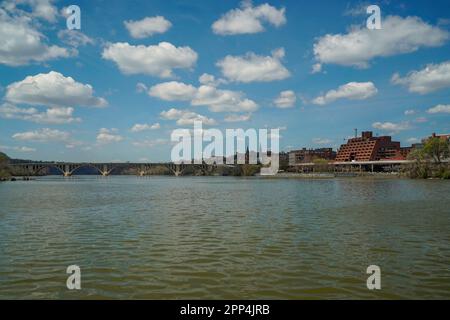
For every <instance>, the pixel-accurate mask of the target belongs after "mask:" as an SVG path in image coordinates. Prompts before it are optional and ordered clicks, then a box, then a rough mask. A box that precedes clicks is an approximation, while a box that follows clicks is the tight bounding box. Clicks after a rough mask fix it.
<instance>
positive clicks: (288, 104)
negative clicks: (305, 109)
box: [273, 90, 297, 109]
mask: <svg viewBox="0 0 450 320" xmlns="http://www.w3.org/2000/svg"><path fill="white" fill-rule="evenodd" d="M296 101H297V97H296V96H295V93H294V91H292V90H287V91H282V92H280V95H279V96H278V97H277V98H276V99H275V100H274V101H273V103H274V104H275V105H276V106H277V107H278V108H280V109H286V108H292V107H293V106H294V105H295V102H296Z"/></svg>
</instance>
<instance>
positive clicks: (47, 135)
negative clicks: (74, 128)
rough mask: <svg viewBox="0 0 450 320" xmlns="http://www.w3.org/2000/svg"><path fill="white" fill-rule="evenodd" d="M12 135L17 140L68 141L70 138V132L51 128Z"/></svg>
mask: <svg viewBox="0 0 450 320" xmlns="http://www.w3.org/2000/svg"><path fill="white" fill-rule="evenodd" d="M12 137H13V139H16V140H22V141H36V142H67V141H69V140H70V134H69V133H68V132H66V131H60V130H52V129H49V128H43V129H39V130H35V131H27V132H19V133H15V134H14V135H13V136H12Z"/></svg>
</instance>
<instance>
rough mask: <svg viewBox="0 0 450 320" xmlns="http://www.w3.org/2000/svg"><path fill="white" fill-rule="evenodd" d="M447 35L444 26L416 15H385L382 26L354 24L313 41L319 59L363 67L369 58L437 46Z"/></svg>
mask: <svg viewBox="0 0 450 320" xmlns="http://www.w3.org/2000/svg"><path fill="white" fill-rule="evenodd" d="M448 39H449V33H448V32H447V31H445V30H444V29H440V28H439V27H435V26H432V25H430V24H428V23H426V22H424V21H423V20H422V19H420V18H418V17H406V18H402V17H399V16H387V17H386V18H384V19H383V29H381V30H369V29H367V28H366V26H365V25H364V26H353V27H352V28H351V29H350V31H349V32H348V33H346V34H327V35H325V36H323V37H320V38H319V39H318V40H317V41H316V43H315V44H314V55H315V58H316V60H317V62H318V63H321V64H338V65H343V66H355V67H359V68H366V67H368V66H369V62H370V60H372V59H374V58H377V57H389V56H393V55H398V54H405V53H410V52H414V51H417V50H419V49H420V48H422V47H438V46H441V45H443V44H444V43H445V42H446V41H447V40H448Z"/></svg>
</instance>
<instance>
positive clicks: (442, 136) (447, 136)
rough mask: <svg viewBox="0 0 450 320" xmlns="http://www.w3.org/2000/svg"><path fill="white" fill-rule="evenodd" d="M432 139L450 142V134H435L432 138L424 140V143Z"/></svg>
mask: <svg viewBox="0 0 450 320" xmlns="http://www.w3.org/2000/svg"><path fill="white" fill-rule="evenodd" d="M430 138H439V139H441V140H444V141H445V140H447V141H450V133H447V134H436V133H433V134H432V135H431V137H429V138H427V139H424V140H422V143H425V142H426V141H427V140H428V139H430Z"/></svg>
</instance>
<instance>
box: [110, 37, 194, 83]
mask: <svg viewBox="0 0 450 320" xmlns="http://www.w3.org/2000/svg"><path fill="white" fill-rule="evenodd" d="M102 57H103V58H104V59H107V60H111V61H114V62H115V63H116V64H117V66H118V67H119V69H120V71H121V72H123V73H124V74H147V75H152V76H157V77H161V78H170V77H173V69H189V68H192V67H193V66H194V65H195V63H196V62H197V58H198V55H197V53H196V52H195V51H194V50H192V49H191V48H189V47H175V46H174V45H173V44H171V43H169V42H160V43H159V44H158V45H151V46H144V45H138V46H134V45H130V44H128V43H126V42H118V43H113V44H110V45H108V46H107V47H106V48H105V49H104V50H103V53H102Z"/></svg>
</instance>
